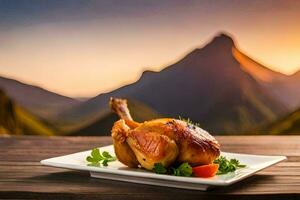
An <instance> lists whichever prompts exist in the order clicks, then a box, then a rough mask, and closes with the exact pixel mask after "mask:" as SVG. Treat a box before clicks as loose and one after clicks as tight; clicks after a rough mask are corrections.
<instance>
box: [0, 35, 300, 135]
mask: <svg viewBox="0 0 300 200" xmlns="http://www.w3.org/2000/svg"><path fill="white" fill-rule="evenodd" d="M4 80H5V79H4ZM2 82H3V81H2ZM2 82H1V79H0V87H3V86H2V84H3V83H2ZM20 84H21V83H19V82H14V81H13V80H10V86H9V87H8V86H7V85H6V87H5V90H7V93H8V94H9V96H12V97H13V98H14V99H15V100H16V102H18V103H20V104H21V105H23V106H24V107H25V108H27V109H29V110H30V111H32V112H34V113H35V114H37V115H39V116H41V117H43V118H47V119H50V120H51V122H52V123H53V124H54V125H55V126H56V127H58V128H59V129H60V130H63V131H64V132H65V133H69V134H74V135H101V134H104V135H105V134H106V135H107V134H109V130H110V127H111V126H112V123H113V122H114V121H115V120H116V119H117V118H116V116H114V115H112V114H111V113H110V111H109V108H108V100H109V98H110V97H111V96H113V97H123V98H128V99H129V106H130V108H131V109H132V113H133V115H134V117H135V118H136V119H137V121H143V120H149V119H151V118H156V117H160V116H166V117H176V118H177V117H178V116H181V117H184V118H190V119H191V120H193V121H196V122H199V123H200V125H201V126H202V127H203V128H204V129H207V130H208V131H211V132H213V133H217V134H240V133H254V131H257V130H260V129H259V128H260V127H264V128H265V127H269V126H268V125H269V124H274V123H275V122H277V121H279V119H281V118H283V117H284V116H285V115H287V114H288V113H290V112H291V111H293V110H295V109H296V108H297V106H300V93H299V92H297V91H298V90H299V87H300V72H298V73H295V74H294V75H291V76H287V75H284V74H281V73H279V72H275V71H272V70H270V69H268V68H267V67H265V66H263V65H261V64H259V63H258V62H256V61H255V60H253V59H251V58H249V57H248V56H247V55H245V54H244V53H242V52H241V51H240V50H239V49H238V47H237V45H236V44H235V41H233V39H232V38H231V37H230V36H228V35H226V34H220V35H218V36H216V37H215V38H213V39H212V40H211V41H210V42H209V43H208V44H206V45H205V46H204V47H202V48H198V49H195V50H193V51H191V52H190V53H189V54H187V55H186V56H185V57H184V58H183V59H181V60H179V61H178V62H176V63H174V64H173V65H170V66H167V67H166V68H164V69H163V70H162V71H160V72H152V71H145V72H144V73H143V74H142V76H141V78H140V79H139V80H138V81H137V82H135V83H133V84H130V85H127V86H123V87H121V88H119V89H116V90H114V91H111V92H109V93H105V94H100V95H98V96H96V97H94V98H91V99H89V100H87V101H85V102H81V103H80V102H78V101H77V100H74V99H71V98H68V97H64V96H60V95H57V94H53V93H50V92H48V91H45V90H43V89H41V88H36V87H32V86H29V85H22V84H21V86H20ZM15 85H17V86H18V87H16V86H15ZM11 88H18V90H16V89H11ZM31 90H33V91H35V93H34V92H33V93H34V94H35V98H33V96H32V95H30V96H27V97H28V99H24V95H25V94H26V93H27V94H28V91H31ZM16 91H18V92H16ZM24 91H27V92H26V93H25V94H24ZM37 91H38V92H37ZM48 103H49V104H48ZM42 107H45V108H47V109H48V110H51V111H50V112H49V114H47V112H41V108H42ZM62 108H64V109H65V110H62ZM47 109H45V110H47ZM265 130H267V129H265ZM268 130H270V129H268Z"/></svg>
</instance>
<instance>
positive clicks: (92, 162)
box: [86, 148, 116, 167]
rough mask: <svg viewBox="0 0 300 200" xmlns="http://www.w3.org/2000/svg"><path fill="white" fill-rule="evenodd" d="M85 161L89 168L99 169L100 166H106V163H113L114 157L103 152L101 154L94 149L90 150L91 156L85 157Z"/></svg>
mask: <svg viewBox="0 0 300 200" xmlns="http://www.w3.org/2000/svg"><path fill="white" fill-rule="evenodd" d="M86 160H87V161H88V162H89V164H88V165H89V166H96V167H99V166H101V164H102V165H103V166H107V165H108V164H107V163H108V162H112V161H115V160H116V157H113V156H112V155H110V154H109V153H108V152H107V151H103V152H102V154H101V153H100V151H99V149H97V148H95V149H93V150H92V152H91V155H90V156H88V157H86Z"/></svg>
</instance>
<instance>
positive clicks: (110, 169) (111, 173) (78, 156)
mask: <svg viewBox="0 0 300 200" xmlns="http://www.w3.org/2000/svg"><path fill="white" fill-rule="evenodd" d="M99 149H100V151H101V152H102V151H108V152H109V153H110V154H112V155H114V149H113V146H112V145H110V146H105V147H101V148H99ZM90 153H91V151H84V152H79V153H74V154H70V155H65V156H60V157H55V158H50V159H46V160H42V161H41V163H42V164H43V165H47V166H53V167H60V168H67V169H75V170H84V171H89V172H90V174H91V176H92V177H95V178H104V179H111V180H118V181H126V182H133V183H141V184H148V185H159V186H166V187H175V188H185V189H194V190H207V189H208V188H209V187H214V186H227V185H231V184H233V183H236V182H238V181H241V180H243V179H245V178H247V177H249V176H251V175H253V174H255V173H256V172H258V171H260V170H262V169H264V168H266V167H269V166H271V165H274V164H276V163H278V162H280V161H282V160H285V159H286V157H285V156H263V155H250V154H237V153H226V152H222V153H221V154H222V155H223V156H226V157H227V158H236V159H238V160H239V161H240V162H241V163H242V164H245V165H247V167H246V168H242V169H239V170H237V171H236V172H233V173H228V174H226V175H218V176H215V177H212V178H198V177H178V176H170V175H161V174H155V173H153V172H149V171H146V170H143V169H132V168H128V167H126V166H125V165H123V164H122V163H120V162H119V161H114V162H110V163H109V164H108V166H107V167H93V166H88V165H87V164H88V163H87V161H86V160H85V159H86V157H87V156H88V155H89V154H90Z"/></svg>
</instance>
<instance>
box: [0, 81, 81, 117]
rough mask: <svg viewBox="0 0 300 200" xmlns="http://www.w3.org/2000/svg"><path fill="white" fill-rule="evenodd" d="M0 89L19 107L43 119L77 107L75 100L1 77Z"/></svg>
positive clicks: (77, 102)
mask: <svg viewBox="0 0 300 200" xmlns="http://www.w3.org/2000/svg"><path fill="white" fill-rule="evenodd" d="M0 88H1V89H3V90H4V91H5V92H6V93H7V95H8V96H9V97H11V98H13V99H14V100H15V101H16V102H17V103H18V104H19V105H21V106H23V107H25V108H26V109H28V110H30V111H31V112H32V113H34V114H36V115H38V116H40V117H43V118H45V119H51V118H53V117H54V116H55V115H56V114H57V113H59V112H61V111H62V110H65V109H70V108H71V107H73V106H75V105H78V104H79V103H80V102H79V101H78V100H76V99H72V98H70V97H66V96H63V95H59V94H56V93H54V92H50V91H48V90H45V89H43V88H41V87H38V86H34V85H29V84H26V83H22V82H20V81H17V80H14V79H10V78H6V77H1V76H0Z"/></svg>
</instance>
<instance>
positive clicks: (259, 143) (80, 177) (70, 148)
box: [0, 136, 300, 199]
mask: <svg viewBox="0 0 300 200" xmlns="http://www.w3.org/2000/svg"><path fill="white" fill-rule="evenodd" d="M217 139H218V140H219V141H220V143H221V144H222V149H223V150H225V151H234V152H241V153H254V154H269V155H273V154H281V155H287V156H288V160H287V161H286V162H283V163H280V164H278V165H276V166H274V167H271V168H268V169H266V170H264V171H262V172H259V173H258V174H257V175H255V176H253V177H251V178H249V179H246V180H244V181H242V182H241V183H238V184H234V185H232V186H229V187H226V188H216V189H215V190H212V191H208V192H199V191H189V190H180V189H172V188H162V187H156V186H145V185H141V184H129V183H122V182H116V181H109V180H103V179H94V178H90V177H89V174H88V173H87V172H79V171H72V170H66V169H56V168H51V167H46V166H41V165H40V164H39V161H40V160H41V159H45V158H49V157H54V156H59V155H64V154H68V153H74V152H78V151H83V150H87V149H91V148H93V147H97V146H103V145H108V144H111V138H110V137H50V138H45V137H33V136H30V137H11V138H0V198H21V199H24V198H25V199H26V198H34V199H35V198H49V199H59V198H62V199H63V198H75V197H77V198H78V197H80V198H102V199H124V198H126V196H127V195H130V199H149V198H151V199H169V198H170V197H172V198H173V199H188V198H198V199H199V198H201V199H214V198H216V199H223V198H229V197H230V198H231V199H234V198H238V199H243V198H245V199H249V198H254V197H255V198H256V199H265V198H270V199H276V198H294V199H297V198H300V196H299V195H300V190H299V188H300V136H220V137H217ZM254 195H255V196H254Z"/></svg>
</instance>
